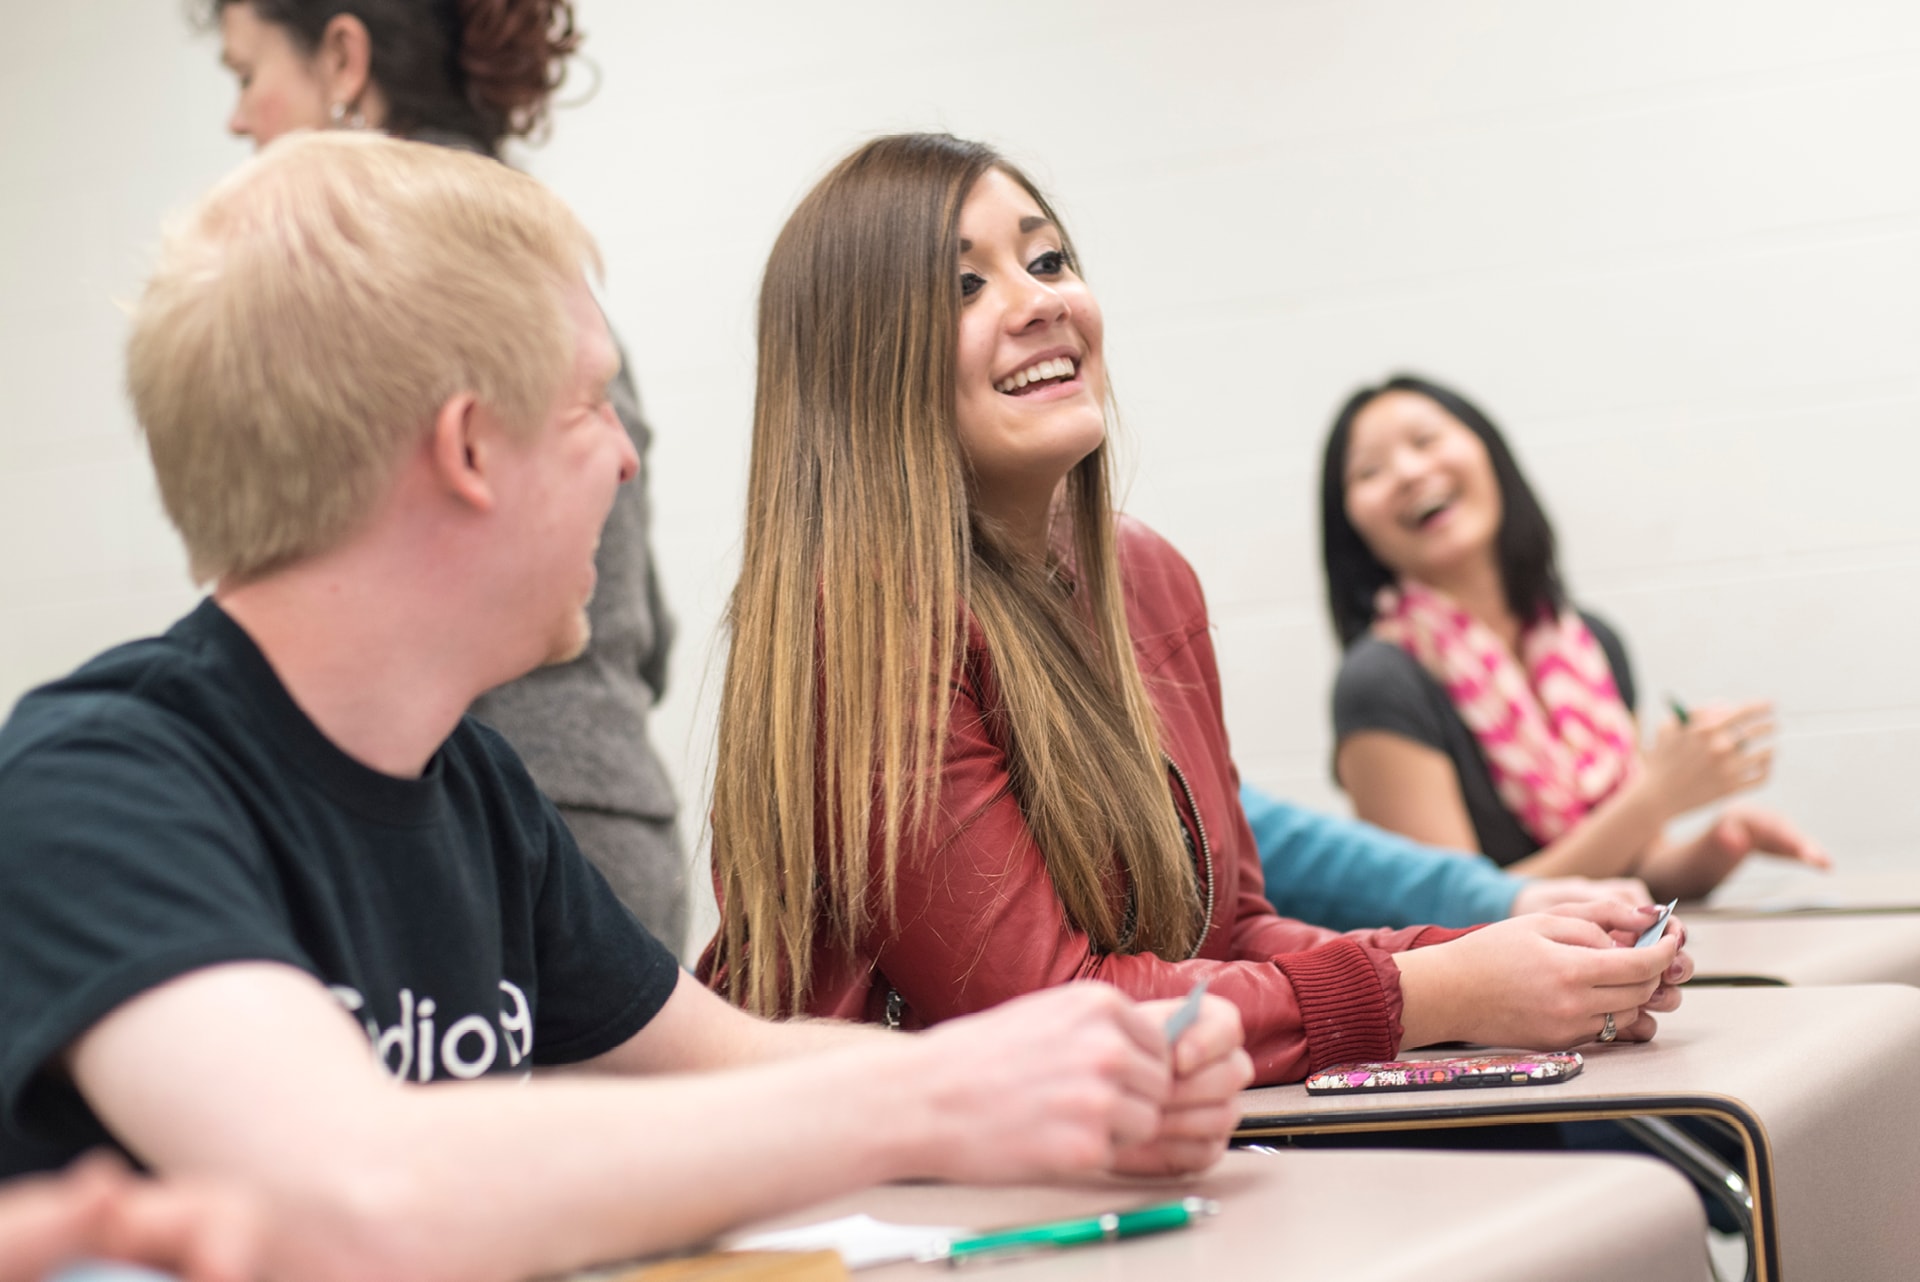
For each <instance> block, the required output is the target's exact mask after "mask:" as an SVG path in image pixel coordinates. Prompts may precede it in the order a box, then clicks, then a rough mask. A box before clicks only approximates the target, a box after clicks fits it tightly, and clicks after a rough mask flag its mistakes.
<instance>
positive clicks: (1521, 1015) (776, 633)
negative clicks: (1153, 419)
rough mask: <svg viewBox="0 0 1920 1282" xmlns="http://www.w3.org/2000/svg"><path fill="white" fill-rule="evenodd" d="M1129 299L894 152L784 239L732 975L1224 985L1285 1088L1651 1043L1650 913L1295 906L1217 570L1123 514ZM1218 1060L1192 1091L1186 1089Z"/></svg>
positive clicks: (735, 801) (743, 996) (718, 858)
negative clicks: (1280, 869)
mask: <svg viewBox="0 0 1920 1282" xmlns="http://www.w3.org/2000/svg"><path fill="white" fill-rule="evenodd" d="M1102 340H1103V333H1102V321H1101V315H1100V310H1099V307H1098V304H1097V303H1096V302H1095V300H1094V297H1093V294H1092V292H1091V290H1089V288H1088V287H1087V284H1086V282H1085V281H1084V280H1083V279H1082V278H1081V276H1080V274H1079V270H1078V267H1077V265H1076V262H1075V259H1074V255H1073V249H1072V245H1071V243H1070V241H1069V240H1068V238H1067V236H1066V234H1065V231H1064V230H1063V228H1062V227H1061V224H1060V220H1059V218H1058V217H1057V216H1056V215H1055V213H1054V212H1053V210H1052V209H1051V207H1050V206H1049V205H1048V204H1047V202H1046V201H1045V200H1044V198H1042V196H1041V195H1040V193H1039V192H1038V190H1037V189H1036V188H1035V187H1034V185H1033V184H1032V183H1031V182H1029V181H1028V180H1027V179H1026V178H1025V177H1024V176H1022V175H1021V173H1020V172H1019V171H1018V170H1017V169H1015V168H1014V167H1013V166H1012V165H1010V164H1008V163H1007V162H1006V161H1005V160H1004V159H1002V158H1001V157H1000V156H999V155H997V154H996V153H995V152H993V151H992V150H990V149H989V148H987V147H984V146H982V145H979V144H977V143H969V142H963V141H960V140H958V139H954V138H950V137H946V136H944V135H925V134H919V135H901V136H895V137H888V138H881V139H878V140H876V141H874V142H872V143H870V144H868V145H866V146H864V147H862V148H860V149H859V150H858V151H856V152H855V153H854V154H853V155H851V156H849V157H848V158H847V159H846V160H845V161H843V162H842V163H841V164H840V165H839V166H838V167H836V168H835V169H834V170H833V171H832V172H831V173H830V174H829V175H828V176H827V177H826V178H825V179H824V180H822V182H821V183H820V184H819V185H818V186H817V187H816V188H815V189H814V190H813V191H812V192H811V193H810V194H809V195H808V196H807V197H806V198H805V199H804V200H803V201H802V202H801V204H800V206H799V208H798V209H797V210H796V211H795V213H794V214H793V216H792V218H791V219H790V220H789V222H788V224H787V226H786V228H785V230H784V231H783V232H782V233H781V236H780V238H779V240H778V241H777V243H776V244H775V246H774V250H773V254H772V257H771V259H770V261H769V263H768V266H767V273H766V278H765V283H764V286H763V290H762V294H761V302H760V333H759V346H760V365H759V384H758V396H757V402H756V406H755V413H754V437H753V458H752V465H751V475H750V480H749V490H748V502H747V529H746V543H745V547H744V555H743V565H742V570H741V577H740V581H739V584H738V586H737V587H736V588H735V591H734V595H733V601H732V608H731V614H730V618H729V624H730V631H731V639H730V651H729V659H728V667H727V674H726V679H725V687H724V692H723V696H722V699H723V702H722V708H721V726H720V745H719V760H718V770H717V775H716V779H715V785H714V808H713V858H714V868H715V877H716V883H717V888H718V891H719V894H720V899H721V911H722V923H721V928H720V931H719V934H718V935H717V936H716V938H715V940H714V942H713V944H712V945H711V946H710V947H709V950H708V953H707V956H706V957H705V958H704V959H703V962H702V973H703V975H705V976H706V977H707V978H708V979H709V981H710V982H712V983H714V984H715V985H716V986H717V987H719V988H720V989H721V990H722V991H723V992H725V993H726V994H728V995H729V996H730V997H731V998H733V999H734V1000H736V1001H738V1002H741V1003H743V1004H745V1005H748V1006H750V1007H752V1008H753V1009H756V1010H760V1011H764V1012H787V1011H809V1012H813V1013H815V1014H824V1015H836V1016H842V1017H849V1018H857V1019H868V1020H872V1021H876V1022H885V1023H890V1024H897V1025H903V1026H918V1025H924V1024H928V1023H933V1022H936V1021H938V1020H942V1019H945V1018H948V1017H950V1016H954V1015H958V1014H961V1013H964V1012H966V1011H970V1010H976V1009H980V1008H982V1007H986V1006H991V1005H993V1004H995V1003H997V1002H999V1001H1002V1000H1004V999H1006V998H1008V997H1011V996H1014V995H1015V994H1018V993H1022V992H1026V991H1029V990H1032V989H1036V988H1041V987H1045V986H1048V985H1052V984H1057V983H1062V982H1065V981H1067V980H1070V979H1076V978H1097V979H1104V980H1106V981H1108V982H1110V983H1113V984H1116V985H1118V986H1119V987H1121V988H1122V989H1124V990H1126V991H1127V992H1129V993H1131V994H1133V995H1135V996H1138V997H1173V996H1177V995H1179V994H1181V993H1184V992H1186V991H1187V990H1188V989H1189V988H1190V987H1191V986H1192V985H1193V984H1194V983H1195V982H1196V981H1198V980H1201V979H1206V980H1207V981H1209V983H1210V984H1211V986H1212V991H1213V992H1214V993H1216V994H1219V995H1220V996H1222V997H1225V998H1227V999H1228V1000H1229V1001H1231V1002H1232V1003H1233V1004H1234V1005H1235V1006H1237V1007H1238V1008H1239V1011H1240V1014H1241V1017H1242V1019H1243V1021H1244V1022H1245V1025H1246V1031H1247V1047H1248V1050H1249V1052H1250V1053H1251V1054H1252V1057H1253V1067H1254V1072H1255V1074H1256V1076H1257V1078H1258V1079H1259V1080H1261V1081H1284V1080H1291V1079H1297V1078H1299V1077H1301V1076H1302V1075H1304V1074H1305V1073H1306V1072H1307V1071H1309V1070H1311V1069H1313V1068H1318V1067H1321V1066H1324V1065H1326V1064H1329V1063H1333V1062H1337V1061H1339V1060H1343V1059H1380V1058H1387V1057H1389V1056H1391V1055H1392V1054H1394V1053H1395V1052H1397V1051H1398V1050H1399V1049H1400V1048H1401V1047H1402V1046H1403V1045H1418V1044H1422V1043H1425V1042H1430V1041H1435V1040H1442V1039H1448V1038H1462V1039H1471V1040H1479V1041H1487V1042H1494V1043H1502V1044H1530V1045H1538V1046H1556V1045H1570V1044H1573V1043H1576V1042H1580V1041H1584V1040H1588V1039H1591V1038H1594V1037H1596V1036H1599V1037H1606V1038H1609V1039H1610V1038H1611V1036H1612V1035H1614V1034H1615V1033H1616V1032H1617V1033H1618V1034H1619V1035H1621V1036H1627V1037H1640V1038H1644V1037H1647V1036H1651V1035H1652V1033H1653V1021H1652V1019H1651V1018H1649V1017H1648V1016H1647V1015H1646V1011H1648V1010H1663V1009H1670V1008H1671V1007H1672V1006H1673V1005H1674V1004H1676V1003H1677V1002H1678V1000H1679V994H1678V992H1677V991H1676V990H1675V988H1674V987H1673V984H1675V983H1677V982H1678V981H1680V980H1682V979H1684V978H1685V976H1686V974H1687V972H1688V970H1689V969H1690V963H1689V962H1688V960H1687V959H1686V957H1685V956H1684V955H1683V954H1682V953H1681V952H1680V944H1679V937H1678V935H1677V934H1676V935H1674V936H1673V937H1670V938H1669V939H1668V940H1667V941H1664V942H1663V943H1662V944H1661V945H1660V946H1658V947H1657V948H1655V949H1650V950H1642V951H1640V952H1637V953H1636V952H1633V951H1629V950H1625V949H1619V948H1616V947H1615V945H1616V943H1617V942H1619V940H1620V939H1622V938H1624V937H1626V936H1627V934H1628V932H1631V931H1632V930H1633V929H1634V928H1636V927H1637V926H1638V925H1640V924H1641V922H1642V921H1643V917H1642V914H1641V912H1640V910H1638V909H1634V908H1629V907H1626V906H1623V905H1615V904H1593V905H1586V906H1583V907H1581V908H1580V909H1578V910H1575V911H1573V912H1570V913H1569V915H1565V916H1533V917H1520V918H1515V919H1512V920H1510V921H1508V922H1503V923H1500V924H1498V925H1495V926H1492V927H1488V928H1485V929H1483V930H1480V931H1477V932H1473V933H1470V934H1466V935H1461V934H1460V932H1455V931H1446V930H1438V929H1434V928H1413V929H1409V930H1400V931H1371V932H1356V933H1353V934H1348V935H1340V934H1336V933H1334V932H1332V931H1327V930H1321V929H1318V928H1316V927H1311V926H1306V925H1303V924H1301V923H1299V922H1292V921H1287V920H1285V919H1282V918H1280V917H1277V916H1275V915H1274V913H1273V911H1272V909H1271V908H1270V907H1268V906H1267V905H1266V903H1265V902H1264V900H1263V899H1262V895H1261V890H1262V887H1261V880H1260V871H1259V864H1258V860H1257V857H1256V854H1255V851H1254V848H1253V842H1252V838H1251V835H1250V833H1249V832H1248V829H1247V824H1246V820H1245V817H1244V816H1243V815H1242V813H1241V811H1240V806H1239V801H1238V798H1237V792H1236V789H1237V776H1236V773H1235V771H1234V768H1233V762H1232V759H1231V754H1230V752H1229V749H1228V745H1227V738H1226V730H1225V726H1224V723H1223V721H1222V719H1221V703H1220V686H1219V674H1218V671H1217V667H1216V665H1215V661H1214V656H1213V649H1212V643H1211V639H1210V636H1209V632H1208V620H1207V613H1206V605H1205V601H1204V599H1203V597H1202V594H1201V591H1200V586H1199V583H1198V581H1197V579H1196V578H1195V577H1194V574H1193V571H1192V570H1191V568H1190V567H1188V565H1187V564H1186V562H1185V561H1184V560H1182V559H1181V558H1180V556H1179V554H1178V553H1177V552H1175V551H1174V550H1173V548H1172V547H1171V546H1170V545H1168V544H1167V543H1166V542H1165V541H1164V540H1162V539H1161V538H1159V537H1158V536H1157V535H1155V534H1153V533H1152V532H1151V531H1149V530H1147V529H1146V528H1145V527H1144V526H1141V525H1140V524H1138V523H1137V522H1133V521H1130V520H1128V519H1125V518H1122V517H1118V516H1117V515H1116V513H1115V512H1114V510H1113V507H1112V500H1111V496H1110V487H1109V482H1108V473H1107V469H1108V450H1107V446H1106V432H1107V419H1108V398H1107V383H1106V369H1105V365H1104V360H1103V341H1102ZM1181 1067H1182V1068H1183V1069H1185V1068H1187V1067H1189V1066H1185V1065H1182V1066H1181Z"/></svg>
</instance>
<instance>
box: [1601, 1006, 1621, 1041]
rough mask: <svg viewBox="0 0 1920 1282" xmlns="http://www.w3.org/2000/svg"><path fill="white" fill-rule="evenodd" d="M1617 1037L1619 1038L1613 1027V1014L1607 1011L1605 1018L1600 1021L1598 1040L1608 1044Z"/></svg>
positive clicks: (1617, 1031)
mask: <svg viewBox="0 0 1920 1282" xmlns="http://www.w3.org/2000/svg"><path fill="white" fill-rule="evenodd" d="M1618 1036H1620V1030H1619V1029H1617V1028H1615V1027H1614V1026H1613V1012H1612V1011H1608V1012H1607V1015H1606V1018H1605V1019H1603V1020H1601V1021H1600V1038H1599V1040H1600V1041H1602V1042H1610V1041H1612V1040H1613V1039H1614V1038H1616V1037H1618Z"/></svg>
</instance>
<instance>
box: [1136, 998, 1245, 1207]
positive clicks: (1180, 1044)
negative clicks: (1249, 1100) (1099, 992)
mask: <svg viewBox="0 0 1920 1282" xmlns="http://www.w3.org/2000/svg"><path fill="white" fill-rule="evenodd" d="M1180 1003H1181V999H1178V998H1174V999H1169V1000H1165V1001H1152V1002H1142V1003H1141V1005H1140V1009H1141V1010H1142V1011H1144V1012H1145V1013H1146V1014H1147V1016H1148V1017H1149V1018H1150V1019H1153V1020H1156V1021H1158V1022H1159V1023H1161V1024H1163V1025H1164V1024H1165V1023H1166V1021H1167V1019H1168V1017H1170V1016H1171V1015H1172V1014H1173V1012H1174V1011H1176V1010H1178V1009H1179V1008H1180ZM1243 1041H1245V1033H1244V1031H1243V1030H1242V1028H1241V1025H1240V1008H1239V1007H1237V1006H1235V1005H1234V1004H1233V1003H1232V1002H1229V1001H1226V1000H1224V999H1222V998H1219V997H1204V998H1202V999H1201V1000H1200V1014H1199V1017H1198V1018H1196V1019H1195V1020H1194V1021H1193V1024H1192V1026H1191V1027H1189V1028H1188V1029H1187V1031H1186V1032H1184V1033H1182V1034H1181V1035H1180V1040H1179V1041H1177V1042H1175V1043H1174V1044H1173V1046H1172V1047H1171V1048H1170V1050H1171V1053H1172V1056H1173V1092H1172V1094H1171V1095H1170V1096H1169V1097H1168V1098H1167V1102H1166V1103H1165V1104H1164V1105H1162V1106H1161V1114H1160V1130H1159V1133H1158V1134H1156V1135H1155V1136H1154V1137H1153V1138H1152V1139H1150V1140H1148V1141H1146V1142H1145V1143H1142V1144H1136V1145H1133V1146H1131V1147H1129V1148H1124V1149H1122V1150H1121V1151H1120V1152H1119V1153H1118V1154H1117V1155H1116V1156H1115V1158H1114V1164H1113V1169H1114V1170H1116V1171H1120V1172H1123V1173H1125V1174H1128V1175H1178V1174H1181V1173H1183V1172H1186V1171H1200V1170H1205V1169H1206V1168H1207V1167H1209V1166H1212V1165H1213V1164H1214V1163H1215V1162H1217V1161H1219V1160H1220V1155H1221V1154H1222V1153H1224V1152H1226V1148H1227V1141H1228V1140H1229V1139H1231V1138H1232V1137H1233V1128H1234V1126H1235V1125H1236V1124H1237V1123H1238V1122H1239V1120H1240V1110H1239V1108H1238V1107H1237V1106H1236V1104H1235V1099H1236V1097H1237V1096H1238V1095H1239V1093H1240V1092H1241V1091H1242V1090H1244V1089H1246V1087H1247V1085H1248V1083H1250V1082H1252V1081H1253V1060H1252V1059H1251V1058H1249V1057H1248V1055H1247V1052H1246V1051H1245V1049H1243V1048H1242V1045H1241V1043H1242V1042H1243Z"/></svg>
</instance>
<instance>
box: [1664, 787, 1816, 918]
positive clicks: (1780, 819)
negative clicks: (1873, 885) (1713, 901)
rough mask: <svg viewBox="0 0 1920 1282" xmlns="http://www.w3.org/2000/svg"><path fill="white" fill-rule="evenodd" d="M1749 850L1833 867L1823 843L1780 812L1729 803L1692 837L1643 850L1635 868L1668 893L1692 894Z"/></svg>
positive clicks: (1730, 868) (1720, 878)
mask: <svg viewBox="0 0 1920 1282" xmlns="http://www.w3.org/2000/svg"><path fill="white" fill-rule="evenodd" d="M1754 853H1759V854H1763V855H1777V856H1779V857H1780V858H1782V859H1796V860H1798V861H1800V862H1801V863H1803V864H1806V865H1807V866H1808V867H1810V868H1818V869H1820V870H1821V871H1822V872H1825V871H1826V870H1827V869H1829V868H1831V867H1833V856H1832V855H1830V854H1828V853H1827V850H1826V847H1824V846H1822V845H1821V844H1820V843H1819V842H1817V841H1815V840H1813V838H1811V837H1809V836H1807V835H1806V834H1805V833H1803V832H1801V831H1800V830H1799V829H1798V828H1796V827H1795V826H1794V825H1793V823H1792V821H1790V820H1789V819H1787V818H1786V817H1785V816H1784V815H1779V814H1775V813H1774V812H1773V811H1771V810H1762V809H1761V808H1760V807H1758V806H1729V807H1727V809H1726V811H1725V812H1724V813H1722V814H1721V816H1720V817H1719V818H1718V819H1716V820H1714V822H1713V826H1712V827H1710V828H1708V829H1707V830H1706V831H1705V832H1703V833H1701V834H1700V835H1699V836H1698V837H1695V838H1694V839H1693V840H1692V841H1689V842H1686V843H1684V844H1682V845H1678V846H1670V847H1667V848H1666V849H1663V850H1657V851H1655V852H1653V853H1652V854H1650V855H1648V856H1647V858H1646V859H1645V860H1644V861H1643V862H1642V864H1641V871H1642V872H1643V873H1644V874H1646V878H1647V881H1648V882H1649V883H1650V884H1651V885H1653V886H1654V887H1656V888H1657V889H1658V890H1659V892H1660V894H1662V895H1664V896H1666V897H1668V898H1676V897H1677V898H1680V899H1698V898H1700V897H1701V896H1702V895H1705V894H1706V893H1707V892H1708V891H1710V890H1712V889H1713V888H1714V887H1715V886H1717V885H1719V884H1720V883H1721V882H1722V881H1724V880H1726V877H1727V874H1728V873H1730V872H1732V871H1733V870H1734V869H1735V868H1737V867H1739V866H1740V861H1741V860H1743V859H1745V858H1746V857H1747V856H1748V855H1750V854H1754Z"/></svg>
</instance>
